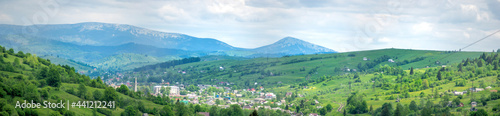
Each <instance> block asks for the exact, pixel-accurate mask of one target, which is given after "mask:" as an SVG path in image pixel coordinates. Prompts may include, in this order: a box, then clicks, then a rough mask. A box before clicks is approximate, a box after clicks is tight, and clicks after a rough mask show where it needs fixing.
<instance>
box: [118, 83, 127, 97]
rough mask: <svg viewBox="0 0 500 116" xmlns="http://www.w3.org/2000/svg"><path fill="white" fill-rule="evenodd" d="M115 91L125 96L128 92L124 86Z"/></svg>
mask: <svg viewBox="0 0 500 116" xmlns="http://www.w3.org/2000/svg"><path fill="white" fill-rule="evenodd" d="M116 91H118V92H120V93H123V94H125V95H127V93H128V91H129V90H128V87H127V86H126V85H121V86H120V88H118V89H116Z"/></svg>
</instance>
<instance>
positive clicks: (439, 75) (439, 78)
mask: <svg viewBox="0 0 500 116" xmlns="http://www.w3.org/2000/svg"><path fill="white" fill-rule="evenodd" d="M437 78H438V80H441V78H442V77H441V71H438V74H437Z"/></svg>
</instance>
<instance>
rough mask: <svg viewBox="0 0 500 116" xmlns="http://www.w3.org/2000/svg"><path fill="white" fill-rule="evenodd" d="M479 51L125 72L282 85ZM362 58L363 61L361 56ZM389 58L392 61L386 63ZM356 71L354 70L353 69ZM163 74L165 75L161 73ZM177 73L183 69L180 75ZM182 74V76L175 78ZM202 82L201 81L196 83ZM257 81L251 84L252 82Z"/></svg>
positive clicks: (444, 60)
mask: <svg viewBox="0 0 500 116" xmlns="http://www.w3.org/2000/svg"><path fill="white" fill-rule="evenodd" d="M479 54H481V53H480V52H447V51H429V50H406V49H381V50H370V51H359V52H346V53H335V54H318V55H299V56H285V57H281V58H254V59H247V60H245V59H240V60H217V61H202V62H196V63H189V64H184V65H179V66H175V67H171V68H168V69H154V70H148V71H144V72H128V75H132V76H135V77H146V75H149V77H152V78H148V80H142V79H140V81H141V82H160V81H161V80H162V79H163V80H165V81H167V82H181V83H188V84H189V83H196V84H216V83H220V82H229V83H234V84H236V85H237V86H240V87H244V88H255V87H260V86H264V87H274V86H276V85H279V84H278V83H280V82H281V83H283V84H294V83H302V82H307V80H310V79H316V78H318V77H321V76H323V75H327V76H328V75H330V76H332V75H338V74H344V73H358V72H361V73H371V72H374V71H375V69H377V68H379V66H383V65H386V64H387V65H389V66H399V67H401V69H400V70H408V69H409V68H410V67H414V68H425V67H427V66H429V67H435V66H442V65H447V64H452V63H458V62H461V61H462V60H463V59H467V58H472V57H476V56H478V55H479ZM365 57H366V59H367V60H366V61H365V60H363V58H365ZM388 59H393V60H394V61H395V62H393V63H391V62H388ZM354 70H356V71H354ZM164 72H165V73H166V74H165V73H164ZM181 72H186V73H185V74H182V73H181ZM178 77H182V78H178ZM199 82H202V83H199ZM255 82H257V83H258V84H257V85H255V84H254V83H255Z"/></svg>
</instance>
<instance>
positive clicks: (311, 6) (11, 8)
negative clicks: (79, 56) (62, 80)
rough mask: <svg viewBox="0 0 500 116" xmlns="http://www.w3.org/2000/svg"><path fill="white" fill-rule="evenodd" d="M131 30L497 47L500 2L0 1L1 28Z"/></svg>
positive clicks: (234, 39) (239, 41)
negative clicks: (107, 26)
mask: <svg viewBox="0 0 500 116" xmlns="http://www.w3.org/2000/svg"><path fill="white" fill-rule="evenodd" d="M81 22H103V23H115V24H129V25H134V26H139V27H144V28H148V29H152V30H158V31H163V32H173V33H182V34H187V35H191V36H195V37H201V38H214V39H217V40H220V41H223V42H226V43H228V44H230V45H232V46H235V47H242V48H256V47H260V46H264V45H268V44H271V43H274V42H276V41H278V40H279V39H282V38H284V37H288V36H290V37H295V38H299V39H302V40H305V41H308V42H311V43H313V44H317V45H321V46H324V47H327V48H330V49H333V50H335V51H339V52H348V51H360V50H371V49H383V48H404V49H426V50H459V49H462V50H464V51H492V50H495V51H496V50H497V49H499V48H500V46H499V43H500V33H497V34H494V35H492V36H491V37H489V38H486V39H484V40H482V41H480V42H477V43H476V44H473V45H471V46H470V47H467V48H464V47H466V46H467V45H469V44H471V43H474V42H475V41H478V40H480V39H482V38H484V37H486V36H488V35H490V34H492V33H494V32H496V31H498V30H500V0H80V1H75V0H0V24H15V25H33V24H73V23H81Z"/></svg>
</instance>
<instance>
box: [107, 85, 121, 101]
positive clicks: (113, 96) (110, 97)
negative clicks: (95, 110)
mask: <svg viewBox="0 0 500 116" xmlns="http://www.w3.org/2000/svg"><path fill="white" fill-rule="evenodd" d="M117 99H118V94H117V93H116V91H115V89H113V88H112V87H107V88H106V89H105V90H104V99H103V100H104V101H115V100H117Z"/></svg>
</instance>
